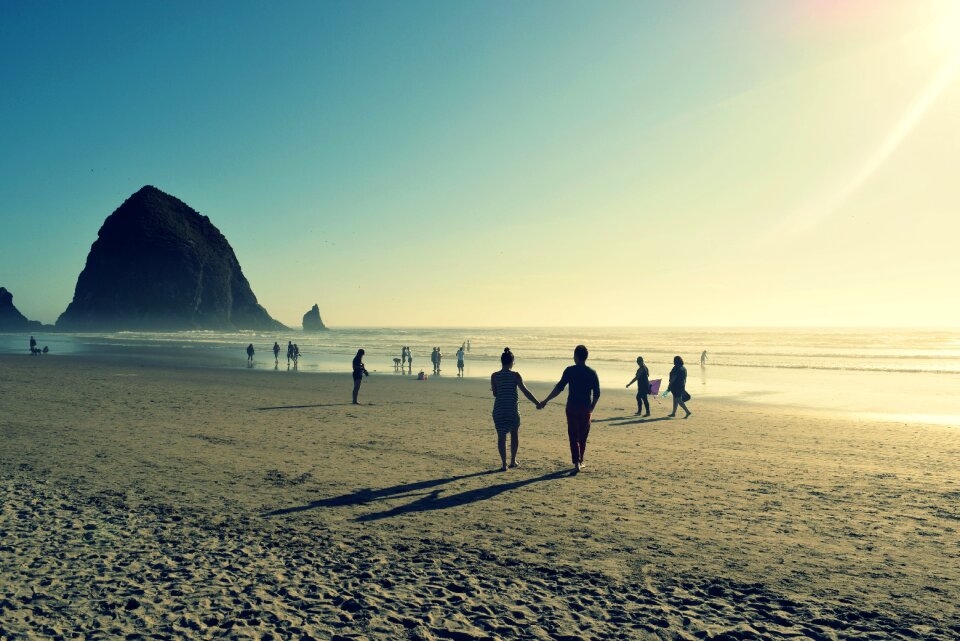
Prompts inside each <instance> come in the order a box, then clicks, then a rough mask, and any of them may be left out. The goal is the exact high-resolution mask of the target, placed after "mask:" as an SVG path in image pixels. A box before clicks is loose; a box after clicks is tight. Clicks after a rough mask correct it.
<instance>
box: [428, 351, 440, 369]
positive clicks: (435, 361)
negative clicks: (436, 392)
mask: <svg viewBox="0 0 960 641" xmlns="http://www.w3.org/2000/svg"><path fill="white" fill-rule="evenodd" d="M439 351H440V348H439V347H434V348H433V351H432V352H430V362H431V363H433V373H434V374H437V373H439V372H440V361H439V360H438V358H437V353H438V352H439Z"/></svg>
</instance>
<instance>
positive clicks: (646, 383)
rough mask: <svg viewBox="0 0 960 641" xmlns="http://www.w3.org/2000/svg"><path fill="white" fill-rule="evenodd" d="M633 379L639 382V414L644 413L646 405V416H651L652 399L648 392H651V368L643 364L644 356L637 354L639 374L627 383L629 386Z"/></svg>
mask: <svg viewBox="0 0 960 641" xmlns="http://www.w3.org/2000/svg"><path fill="white" fill-rule="evenodd" d="M633 381H636V382H637V414H638V415H639V414H642V413H643V410H644V407H646V410H647V413H646V414H644V416H650V401H649V399H647V394H649V393H650V370H649V369H647V366H646V365H644V364H643V356H637V375H636V376H634V377H633V378H632V379H630V383H627V387H628V388H629V387H630V384H631V383H633Z"/></svg>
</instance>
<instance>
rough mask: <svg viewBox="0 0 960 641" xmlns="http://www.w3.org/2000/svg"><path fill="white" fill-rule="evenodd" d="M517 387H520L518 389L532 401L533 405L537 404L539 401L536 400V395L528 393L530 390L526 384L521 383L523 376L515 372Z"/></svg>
mask: <svg viewBox="0 0 960 641" xmlns="http://www.w3.org/2000/svg"><path fill="white" fill-rule="evenodd" d="M517 387H519V388H520V391H521V392H523V395H524V396H526V397H527V399H528V400H529V401H530V402H531V403H533V404H534V405H539V404H540V401H538V400H537V397H536V396H534V395H533V394H531V393H530V390H528V389H527V386H526V385H524V384H523V377H522V376H520V373H519V372H517Z"/></svg>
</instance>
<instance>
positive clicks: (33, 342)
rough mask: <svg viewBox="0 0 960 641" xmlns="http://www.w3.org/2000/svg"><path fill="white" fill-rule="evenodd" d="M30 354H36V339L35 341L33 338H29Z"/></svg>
mask: <svg viewBox="0 0 960 641" xmlns="http://www.w3.org/2000/svg"><path fill="white" fill-rule="evenodd" d="M30 353H31V354H36V353H37V339H35V338H34V337H33V336H31V337H30Z"/></svg>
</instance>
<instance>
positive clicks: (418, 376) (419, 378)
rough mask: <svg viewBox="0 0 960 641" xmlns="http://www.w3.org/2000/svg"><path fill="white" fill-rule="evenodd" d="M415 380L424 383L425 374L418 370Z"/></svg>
mask: <svg viewBox="0 0 960 641" xmlns="http://www.w3.org/2000/svg"><path fill="white" fill-rule="evenodd" d="M412 373H413V372H411V374H412ZM417 380H418V381H425V380H427V373H426V372H424V371H423V370H420V373H419V374H417Z"/></svg>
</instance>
